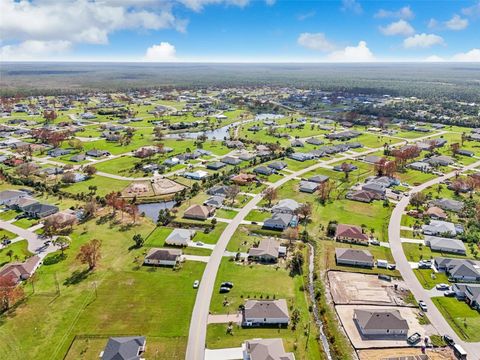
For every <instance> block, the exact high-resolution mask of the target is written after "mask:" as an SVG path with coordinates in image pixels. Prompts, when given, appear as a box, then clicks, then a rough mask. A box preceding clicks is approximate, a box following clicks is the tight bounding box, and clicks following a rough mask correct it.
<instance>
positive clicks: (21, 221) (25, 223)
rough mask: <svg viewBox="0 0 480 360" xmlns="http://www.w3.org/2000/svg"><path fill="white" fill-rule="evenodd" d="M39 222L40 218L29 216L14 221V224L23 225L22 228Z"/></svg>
mask: <svg viewBox="0 0 480 360" xmlns="http://www.w3.org/2000/svg"><path fill="white" fill-rule="evenodd" d="M37 224H38V220H36V219H28V218H22V219H19V220H17V221H15V222H14V223H13V225H15V226H18V227H21V228H22V229H28V228H29V227H32V226H34V225H37Z"/></svg>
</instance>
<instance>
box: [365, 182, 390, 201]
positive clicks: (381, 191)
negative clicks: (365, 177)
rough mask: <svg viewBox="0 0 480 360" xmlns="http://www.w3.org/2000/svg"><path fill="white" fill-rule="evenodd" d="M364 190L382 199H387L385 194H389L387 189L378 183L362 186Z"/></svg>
mask: <svg viewBox="0 0 480 360" xmlns="http://www.w3.org/2000/svg"><path fill="white" fill-rule="evenodd" d="M362 190H365V191H368V192H371V193H374V194H377V195H378V196H379V197H380V198H381V199H383V198H385V193H386V192H387V189H386V187H385V186H384V185H383V184H380V183H377V182H369V183H366V184H364V185H362Z"/></svg>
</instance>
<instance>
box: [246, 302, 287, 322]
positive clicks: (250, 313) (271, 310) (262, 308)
mask: <svg viewBox="0 0 480 360" xmlns="http://www.w3.org/2000/svg"><path fill="white" fill-rule="evenodd" d="M245 317H246V318H284V317H288V306H287V301H286V300H285V299H278V300H251V299H250V300H247V302H246V303H245Z"/></svg>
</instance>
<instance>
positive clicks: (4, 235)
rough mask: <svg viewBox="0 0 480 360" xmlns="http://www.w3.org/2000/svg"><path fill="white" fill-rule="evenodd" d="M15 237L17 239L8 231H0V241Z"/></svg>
mask: <svg viewBox="0 0 480 360" xmlns="http://www.w3.org/2000/svg"><path fill="white" fill-rule="evenodd" d="M16 237H17V235H15V234H14V233H11V232H10V231H8V230H5V229H0V240H1V239H14V238H16Z"/></svg>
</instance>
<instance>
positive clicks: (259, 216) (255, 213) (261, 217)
mask: <svg viewBox="0 0 480 360" xmlns="http://www.w3.org/2000/svg"><path fill="white" fill-rule="evenodd" d="M271 216H272V214H271V213H270V212H268V211H260V210H252V211H250V212H249V213H248V215H247V216H246V217H245V220H248V221H257V222H263V221H265V220H267V219H269V218H270V217H271Z"/></svg>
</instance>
